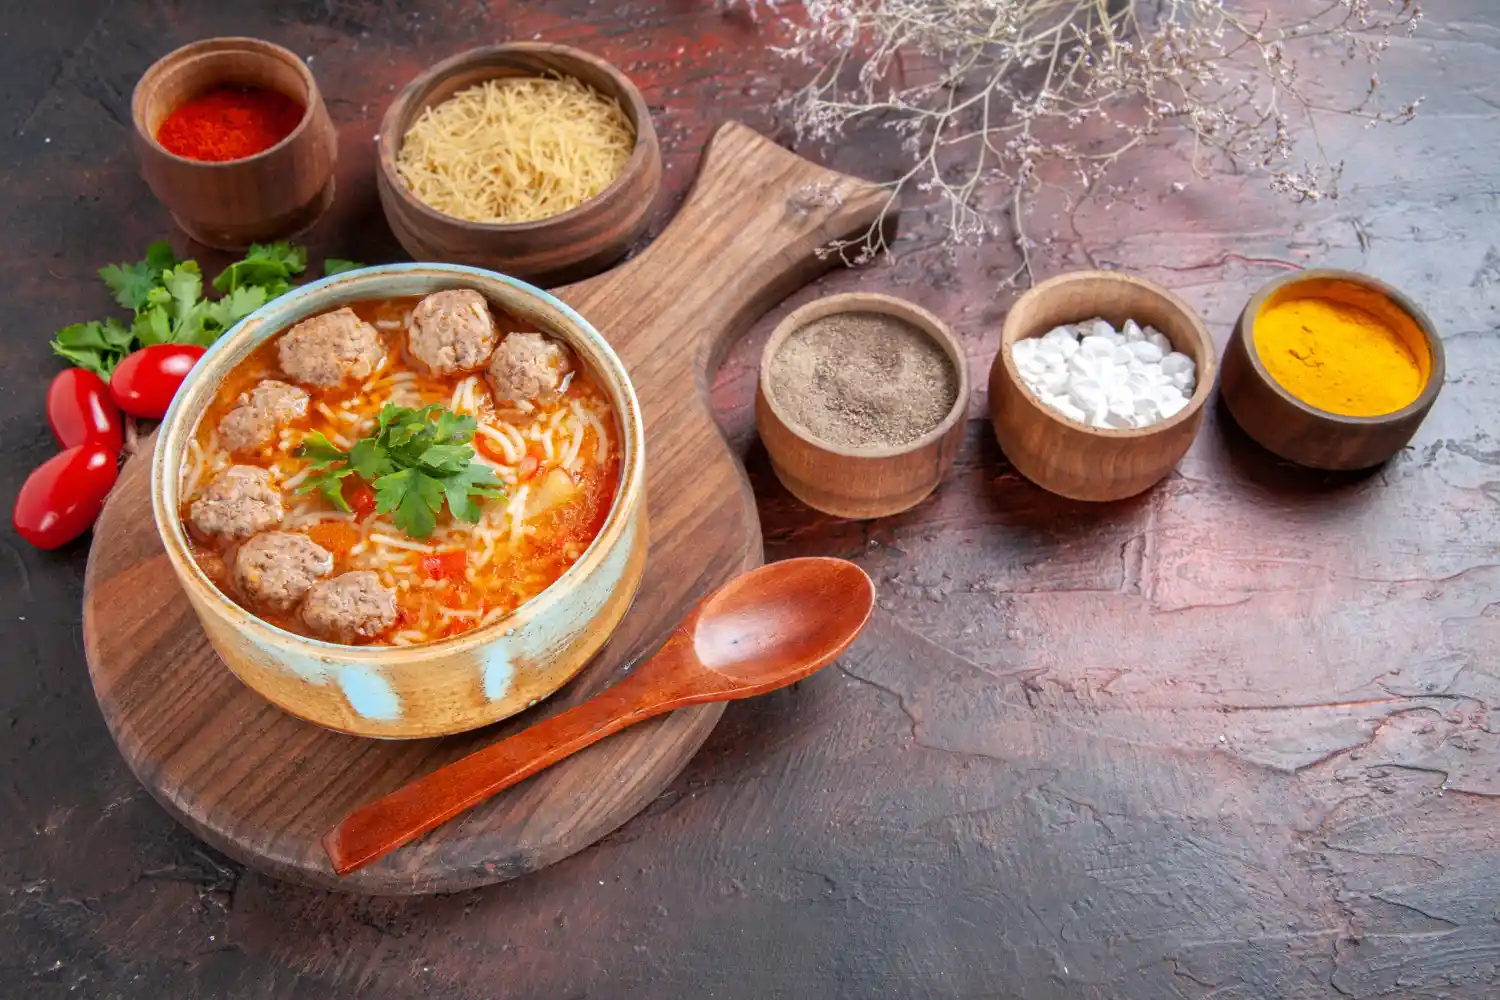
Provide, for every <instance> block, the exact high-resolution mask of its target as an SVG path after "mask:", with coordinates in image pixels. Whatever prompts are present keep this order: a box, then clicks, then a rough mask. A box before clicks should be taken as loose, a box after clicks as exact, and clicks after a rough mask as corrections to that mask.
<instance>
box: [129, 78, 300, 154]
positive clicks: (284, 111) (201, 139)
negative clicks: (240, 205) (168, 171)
mask: <svg viewBox="0 0 1500 1000" xmlns="http://www.w3.org/2000/svg"><path fill="white" fill-rule="evenodd" d="M303 110H304V109H303V107H302V105H300V104H298V103H297V102H296V101H294V100H292V99H291V98H290V97H287V96H286V95H285V94H283V93H281V92H279V91H275V90H269V89H267V88H264V87H254V88H248V89H241V88H235V87H220V88H218V89H216V90H210V91H208V92H206V93H203V94H199V95H198V96H197V97H194V98H192V99H190V100H188V101H185V102H183V103H182V104H181V105H179V106H178V108H177V109H176V110H175V111H173V112H172V113H171V114H170V115H168V116H167V118H166V120H165V121H163V122H162V123H161V127H160V128H158V129H157V130H156V141H157V142H159V143H161V144H162V148H164V149H165V150H166V151H167V152H169V153H175V154H176V155H178V156H182V157H186V158H187V159H189V160H204V161H207V162H210V163H222V162H224V161H226V160H242V159H244V158H245V157H247V156H254V155H255V154H256V153H263V152H265V151H266V150H268V149H270V148H271V147H272V146H274V145H276V144H277V143H278V142H280V141H281V140H283V139H285V138H286V137H287V136H289V135H291V134H292V131H293V130H294V129H295V128H296V127H297V124H298V123H299V122H301V121H302V115H303Z"/></svg>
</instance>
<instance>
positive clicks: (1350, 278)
mask: <svg viewBox="0 0 1500 1000" xmlns="http://www.w3.org/2000/svg"><path fill="white" fill-rule="evenodd" d="M1301 298H1325V299H1332V300H1334V301H1336V302H1341V303H1344V304H1345V305H1351V306H1355V307H1357V308H1360V309H1363V310H1364V311H1365V312H1368V313H1373V314H1374V315H1375V316H1376V317H1377V318H1379V319H1382V320H1384V321H1385V322H1386V323H1387V324H1389V325H1390V326H1391V327H1392V328H1393V329H1395V330H1396V332H1397V333H1398V334H1399V335H1401V337H1402V339H1404V340H1405V341H1406V342H1407V344H1408V346H1409V347H1410V348H1411V349H1412V352H1413V354H1415V355H1416V357H1417V358H1418V359H1419V364H1420V359H1421V358H1422V357H1423V356H1424V355H1425V357H1426V359H1427V371H1426V384H1425V385H1424V386H1423V387H1422V393H1421V395H1419V396H1418V397H1417V398H1416V399H1415V400H1413V401H1412V402H1411V403H1410V404H1409V405H1408V406H1405V407H1403V408H1402V409H1399V410H1396V411H1395V412H1394V413H1385V414H1381V415H1380V416H1377V417H1346V416H1343V415H1342V414H1338V413H1330V412H1328V411H1327V410H1322V409H1319V408H1318V407H1316V406H1312V405H1310V404H1308V403H1304V402H1303V401H1302V400H1300V399H1298V398H1297V397H1296V396H1293V395H1292V394H1291V393H1290V392H1288V391H1287V390H1286V389H1284V388H1282V386H1281V383H1279V382H1277V381H1276V379H1275V378H1274V377H1273V376H1272V375H1271V373H1270V372H1269V371H1267V370H1266V366H1265V364H1264V362H1262V361H1261V358H1260V353H1259V352H1258V351H1257V350H1256V348H1255V320H1256V317H1258V316H1259V315H1260V314H1261V311H1262V310H1263V309H1265V308H1266V307H1267V306H1270V305H1275V304H1277V303H1280V302H1284V301H1287V300H1290V299H1301ZM1445 370H1446V362H1445V361H1444V357H1443V342H1442V340H1441V339H1440V338H1439V337H1438V333H1437V330H1436V328H1435V327H1433V325H1432V321H1431V320H1430V319H1428V318H1427V314H1426V313H1424V312H1423V311H1422V310H1421V308H1420V307H1419V306H1418V305H1417V304H1416V303H1415V302H1413V301H1412V300H1411V299H1409V298H1407V297H1406V296H1405V295H1403V294H1401V293H1400V292H1399V291H1397V290H1396V289H1394V288H1392V287H1391V286H1390V285H1387V284H1385V283H1384V282H1382V281H1377V280H1375V279H1374V278H1371V277H1369V276H1367V275H1363V274H1358V273H1356V272H1353V271H1335V270H1308V271H1299V272H1297V273H1294V274H1287V275H1284V276H1282V277H1280V278H1277V279H1276V280H1274V281H1272V282H1270V283H1269V284H1267V285H1266V286H1265V287H1263V288H1262V289H1261V290H1260V291H1258V292H1256V293H1255V294H1254V295H1253V296H1252V297H1251V298H1250V301H1249V302H1248V303H1247V304H1246V305H1245V310H1244V312H1242V313H1240V319H1239V322H1238V323H1237V324H1236V325H1235V328H1234V334H1233V336H1231V337H1230V338H1229V346H1228V347H1226V348H1225V349H1224V384H1223V386H1222V387H1221V389H1220V390H1219V391H1220V393H1221V394H1222V395H1223V397H1224V405H1225V406H1227V407H1228V408H1229V412H1230V414H1231V415H1232V416H1233V417H1234V419H1235V422H1236V423H1238V424H1239V425H1240V427H1242V428H1244V430H1245V433H1246V434H1249V435H1250V437H1252V438H1254V439H1255V441H1257V442H1258V443H1259V444H1260V445H1261V446H1262V447H1264V448H1266V449H1267V450H1268V451H1271V452H1273V453H1275V454H1277V455H1280V456H1281V457H1282V458H1284V459H1286V460H1288V461H1290V462H1296V463H1297V464H1298V465H1305V466H1308V467H1309V468H1313V469H1328V470H1330V471H1353V470H1357V469H1368V468H1372V467H1374V466H1377V465H1380V464H1381V463H1382V462H1384V461H1386V460H1387V459H1389V458H1390V457H1391V456H1392V455H1394V454H1396V452H1398V451H1400V450H1401V449H1402V448H1404V447H1406V444H1407V442H1409V441H1410V440H1411V438H1412V435H1413V434H1415V433H1416V432H1417V428H1418V427H1419V426H1421V424H1422V421H1423V420H1424V419H1425V418H1426V416H1427V411H1429V410H1431V409H1432V404H1433V403H1434V402H1435V401H1436V400H1437V395H1438V391H1439V390H1441V389H1442V387H1443V377H1444V373H1445Z"/></svg>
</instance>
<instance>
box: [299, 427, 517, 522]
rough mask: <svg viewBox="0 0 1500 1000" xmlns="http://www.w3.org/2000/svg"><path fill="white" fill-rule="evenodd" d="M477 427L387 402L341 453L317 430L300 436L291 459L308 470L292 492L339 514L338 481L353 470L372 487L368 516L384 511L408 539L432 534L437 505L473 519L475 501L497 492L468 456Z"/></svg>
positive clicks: (484, 469) (500, 491) (500, 490)
mask: <svg viewBox="0 0 1500 1000" xmlns="http://www.w3.org/2000/svg"><path fill="white" fill-rule="evenodd" d="M477 426H478V423H477V421H475V420H474V418H473V417H468V416H460V415H458V414H455V413H453V412H451V411H449V410H445V409H444V408H443V407H442V406H441V405H439V404H436V403H434V404H432V405H430V406H424V407H422V408H421V409H420V410H413V409H410V408H408V407H404V406H396V405H394V404H390V403H388V404H386V405H385V406H384V407H383V408H382V409H381V411H380V416H379V418H378V420H377V424H376V428H375V433H374V434H373V435H372V436H370V437H366V438H361V439H360V440H359V441H356V442H355V443H354V446H353V447H351V448H350V449H349V450H348V451H347V452H346V451H343V450H342V449H340V448H337V447H335V446H334V444H333V443H332V442H331V441H329V440H328V439H327V438H326V437H324V436H323V435H322V434H309V435H308V436H307V437H306V438H305V439H303V442H302V445H301V447H299V448H298V449H297V456H298V457H299V458H304V459H307V461H308V466H309V474H308V476H307V479H306V480H305V481H304V482H303V484H302V486H301V487H300V488H299V490H298V492H300V493H304V494H306V493H311V492H313V491H318V492H320V493H322V494H323V495H324V496H325V497H327V498H328V499H329V502H330V503H332V504H333V505H334V506H336V507H338V508H339V509H340V510H345V511H347V510H348V509H349V507H348V505H347V504H346V503H345V501H344V498H343V493H342V489H343V483H342V480H343V479H344V478H345V477H347V476H350V475H357V476H359V478H360V479H362V480H364V481H365V482H367V483H369V484H370V485H371V487H373V488H374V490H375V511H376V513H379V514H390V515H391V519H392V520H393V521H394V522H395V524H396V527H397V528H399V529H401V530H402V531H404V532H406V534H407V535H409V536H411V537H412V538H426V537H427V536H428V535H430V534H432V531H433V529H434V528H435V527H437V516H438V515H439V514H440V513H442V510H443V504H444V503H445V502H446V503H447V505H448V510H449V511H450V512H451V513H452V515H453V516H454V517H456V518H460V519H462V520H465V521H468V522H470V523H473V522H476V521H478V520H479V517H480V513H481V511H480V507H479V504H478V503H476V500H482V499H490V498H494V497H503V496H505V490H504V487H503V486H502V484H501V483H500V480H499V479H497V478H496V477H495V474H494V472H493V470H491V469H490V468H489V467H488V466H485V465H481V464H478V463H476V462H475V461H474V449H473V448H470V447H469V442H471V441H472V440H473V439H474V430H475V428H476V427H477Z"/></svg>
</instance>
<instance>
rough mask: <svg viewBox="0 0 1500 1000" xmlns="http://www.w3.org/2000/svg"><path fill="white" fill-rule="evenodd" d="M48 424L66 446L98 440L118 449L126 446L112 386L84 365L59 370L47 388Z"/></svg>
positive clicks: (58, 441)
mask: <svg viewBox="0 0 1500 1000" xmlns="http://www.w3.org/2000/svg"><path fill="white" fill-rule="evenodd" d="M47 423H48V424H50V425H51V426H52V436H53V437H55V438H57V443H58V444H60V445H62V446H63V447H64V448H76V447H77V446H78V445H81V444H90V443H97V444H102V445H105V446H107V447H109V448H112V449H114V451H116V452H118V451H119V450H120V449H121V448H123V447H124V446H125V426H124V421H123V418H121V416H120V408H119V407H118V406H116V405H115V401H114V400H113V399H111V398H110V395H109V386H107V385H105V384H104V380H103V379H102V378H100V377H99V376H98V375H95V374H94V373H93V372H91V371H88V370H87V369H84V368H68V369H66V370H64V371H60V372H58V373H57V377H56V378H54V379H53V380H52V384H51V385H49V386H48V387H47Z"/></svg>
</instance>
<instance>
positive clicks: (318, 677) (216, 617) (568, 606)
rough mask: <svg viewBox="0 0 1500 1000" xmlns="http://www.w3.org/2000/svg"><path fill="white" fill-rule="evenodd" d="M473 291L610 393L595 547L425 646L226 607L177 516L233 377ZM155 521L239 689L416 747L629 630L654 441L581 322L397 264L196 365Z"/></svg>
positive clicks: (255, 326)
mask: <svg viewBox="0 0 1500 1000" xmlns="http://www.w3.org/2000/svg"><path fill="white" fill-rule="evenodd" d="M446 288H472V289H475V290H476V291H479V292H480V293H482V294H483V295H484V296H485V297H486V298H488V299H489V300H490V302H491V303H493V304H494V305H496V306H498V307H500V308H503V309H505V310H507V311H509V312H512V313H514V314H516V315H518V316H521V317H524V318H526V319H528V320H531V321H532V322H534V323H536V324H537V325H538V326H539V327H540V328H541V329H544V330H547V331H549V332H550V333H553V334H555V335H556V336H558V337H559V338H560V339H562V340H563V341H565V342H566V343H567V344H568V345H569V346H570V347H571V348H572V349H573V350H574V351H576V352H577V354H578V355H579V357H580V358H582V359H583V360H584V362H585V363H586V364H587V365H588V366H589V368H590V369H591V371H592V372H593V373H594V374H595V376H596V377H597V378H598V379H599V382H600V384H601V386H602V387H603V389H604V390H605V391H606V392H607V393H608V395H609V397H610V400H611V402H612V403H613V405H614V408H615V421H616V427H617V431H618V434H619V437H620V444H621V449H622V456H621V459H622V460H621V463H620V485H619V489H618V492H617V493H616V496H615V502H614V505H613V507H612V508H611V510H610V513H609V516H608V518H607V519H606V521H605V524H604V527H603V529H602V530H601V531H600V533H599V535H598V537H597V538H595V539H594V541H593V543H592V544H591V545H590V546H589V547H588V549H587V550H585V552H584V554H583V556H582V557H580V558H579V560H578V562H576V563H575V564H574V565H573V566H572V567H571V568H569V569H568V571H567V572H566V573H564V574H563V575H562V577H561V578H559V579H558V581H557V582H556V583H554V584H553V585H552V586H551V587H549V588H547V590H545V591H544V592H543V593H541V594H540V595H538V596H537V597H535V598H533V599H532V600H530V601H528V602H527V603H525V604H523V605H522V606H521V607H520V608H518V609H516V611H515V612H513V613H512V614H511V615H509V616H508V617H506V618H504V619H502V620H501V621H499V622H497V623H495V624H493V625H490V626H488V627H486V628H481V629H476V630H474V631H472V632H469V633H466V634H464V635H460V636H455V637H454V638H452V639H445V640H442V641H440V642H433V643H426V644H423V645H419V646H378V647H377V646H343V645H338V644H335V643H329V642H322V641H320V640H317V639H310V638H307V637H305V636H300V635H296V634H294V633H291V632H287V631H285V630H283V629H280V628H277V627H275V626H273V625H270V624H269V623H267V622H265V621H263V620H262V619H260V618H257V617H256V616H254V615H252V614H250V613H249V612H248V611H246V610H245V609H244V608H241V607H240V606H239V605H238V604H235V603H234V602H233V601H231V600H229V599H228V598H227V597H226V596H224V594H223V593H221V592H220V591H219V589H218V588H217V587H216V586H215V585H214V584H213V582H212V581H211V580H210V579H209V578H208V576H207V575H206V574H204V572H203V571H202V570H201V569H200V568H199V567H198V565H197V563H196V562H195V561H194V560H193V559H192V557H191V555H190V554H189V551H188V544H189V543H188V538H187V535H186V533H185V531H184V530H183V527H182V522H181V520H180V518H179V516H178V511H179V510H180V507H181V503H180V497H179V484H180V480H181V469H182V459H183V454H184V452H185V449H186V447H187V444H188V442H189V441H190V440H191V438H192V436H193V434H194V432H195V430H196V428H197V424H198V421H199V419H200V417H201V415H202V414H203V412H204V410H205V409H206V407H207V406H208V404H209V403H210V402H211V400H212V399H213V395H214V393H215V392H216V391H217V389H218V387H219V384H220V383H221V382H222V381H223V378H224V376H225V375H226V374H227V373H228V372H229V371H230V370H231V369H233V368H234V366H235V365H236V364H238V363H239V362H240V361H242V360H243V359H244V358H245V357H246V356H247V355H249V354H250V352H251V351H253V350H254V349H255V348H256V347H258V346H259V345H260V344H262V343H264V342H265V341H266V340H267V339H268V338H270V337H272V336H275V335H276V334H278V333H280V332H281V331H283V330H285V329H286V328H287V327H288V326H290V325H291V324H293V323H295V322H297V321H298V320H301V319H304V318H306V317H308V316H312V315H315V314H318V313H322V312H326V311H328V310H330V309H336V308H338V307H339V306H342V305H346V304H349V303H351V302H356V301H360V300H368V299H377V298H394V297H402V296H410V295H426V294H429V293H431V292H435V291H440V290H442V289H446ZM151 494H152V506H153V511H154V514H155V519H156V526H157V530H158V532H159V533H160V534H161V539H162V544H163V545H164V546H165V548H166V553H167V558H168V559H169V560H170V561H171V563H172V568H173V570H174V571H175V572H176V574H177V578H178V580H179V581H180V582H181V584H182V587H183V589H184V590H185V591H186V593H187V596H188V600H189V601H190V602H191V603H192V606H193V609H194V611H196V612H197V615H198V618H199V620H200V621H201V622H202V624H203V629H204V631H205V632H206V633H207V635H208V639H209V642H210V643H212V645H213V647H214V649H215V650H216V651H217V652H218V654H219V656H220V657H221V658H222V659H223V660H224V662H225V664H227V665H228V666H229V668H230V669H231V670H232V671H233V672H234V673H235V675H236V676H237V677H239V679H240V680H242V681H244V682H245V683H246V684H247V685H249V686H250V687H251V688H253V689H254V690H255V691H257V692H258V693H260V694H261V695H263V696H264V697H265V698H267V699H268V700H270V701H272V702H274V703H275V704H277V705H279V706H280V707H281V708H283V709H285V710H286V711H288V712H290V713H292V714H293V715H296V716H298V717H300V718H303V719H306V720H308V721H309V722H314V723H317V724H318V725H321V726H326V727H327V728H329V729H335V730H338V731H340V732H345V733H351V734H354V735H358V736H374V737H384V738H395V739H410V738H417V737H428V736H443V735H447V734H450V733H457V732H463V731H465V730H469V729H476V728H478V727H480V726H485V725H489V724H491V723H494V722H498V721H499V720H501V719H504V718H507V717H508V716H511V715H514V714H516V713H517V712H519V711H521V710H523V709H525V708H526V707H527V706H529V705H533V704H535V703H536V702H537V701H539V700H541V699H542V698H546V697H547V696H549V695H551V694H552V693H553V692H555V691H556V690H557V689H558V688H560V687H562V685H563V684H565V683H567V681H568V680H569V679H571V678H572V677H573V676H574V675H575V674H576V673H578V671H579V670H581V669H582V668H583V666H584V665H585V664H586V663H587V662H588V661H589V659H590V658H591V657H593V655H594V654H595V653H596V652H598V650H599V649H600V647H601V646H603V645H604V643H605V641H606V640H607V639H608V638H609V636H610V634H611V633H613V631H614V629H615V627H616V626H617V625H619V623H620V620H621V619H622V618H623V617H624V616H625V612H626V610H627V609H628V608H629V606H630V602H631V600H632V599H633V598H634V596H635V592H636V589H637V587H638V586H639V585H640V581H641V575H642V573H643V572H644V570H645V562H646V547H647V532H646V497H645V454H644V430H643V426H642V423H641V412H640V404H639V402H638V401H637V399H636V395H635V390H634V389H633V388H632V387H631V384H630V380H629V378H628V376H627V375H626V374H625V369H624V366H623V365H622V364H621V362H620V359H619V358H618V357H617V356H616V355H615V353H614V351H613V350H611V349H610V347H609V345H608V343H606V342H605V340H604V338H603V337H601V336H600V335H599V334H598V332H597V331H595V330H594V329H593V328H592V327H591V326H589V324H588V323H587V322H586V321H585V320H584V319H583V318H582V317H581V316H579V315H578V314H577V313H575V312H574V311H573V310H572V309H570V308H569V307H568V306H566V305H564V304H563V303H562V302H560V301H558V300H557V299H555V298H553V297H552V296H550V295H548V294H547V293H546V292H543V291H541V290H539V289H536V288H533V287H531V286H530V285H526V284H524V283H522V282H520V281H517V280H515V279H513V278H509V277H505V276H504V275H500V274H495V273H493V272H489V271H482V270H479V269H476V268H468V267H461V266H457V265H452V264H394V265H388V266H385V267H375V268H366V269H364V270H361V271H353V272H349V273H347V274H342V275H337V276H335V277H332V278H327V279H324V280H323V281H319V282H316V283H315V284H312V285H308V286H306V287H304V288H301V289H298V290H297V291H295V292H292V293H290V294H288V295H286V296H283V297H282V298H280V299H277V300H275V301H274V302H272V303H270V304H269V305H267V306H266V307H265V308H263V309H261V310H260V311H259V312H257V313H255V314H254V315H252V316H250V317H249V318H247V319H246V320H245V321H244V322H242V323H241V324H240V325H238V326H237V327H235V329H233V330H232V331H230V332H229V333H228V334H227V335H226V336H225V337H224V338H223V339H222V340H220V342H219V343H218V344H216V345H215V346H214V347H213V348H212V349H211V350H210V351H209V352H208V354H207V355H206V356H205V357H204V359H203V360H202V361H200V362H199V364H198V366H197V368H196V369H194V371H193V374H192V376H191V377H190V378H189V379H188V381H187V382H186V383H185V384H184V386H183V388H182V390H181V391H180V392H179V393H178V396H177V399H176V400H175V401H174V402H173V404H172V409H171V410H170V411H169V412H168V413H167V416H166V419H165V421H164V422H163V424H162V427H161V431H160V434H159V436H158V440H157V445H156V451H155V454H154V456H153V458H152V466H151Z"/></svg>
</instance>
